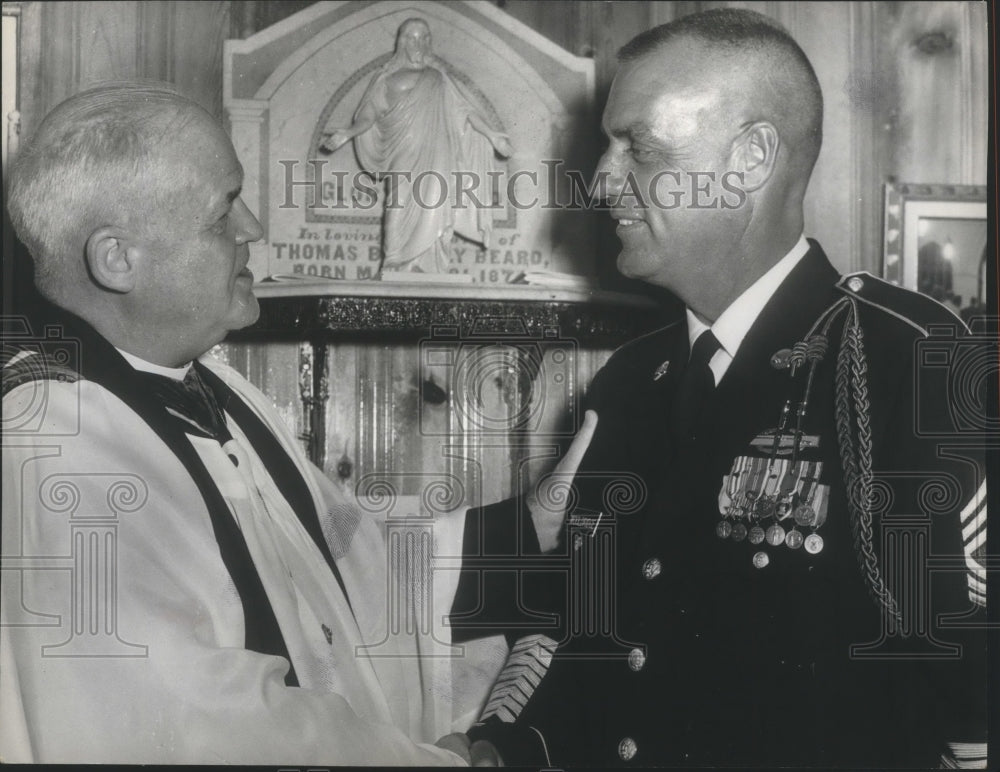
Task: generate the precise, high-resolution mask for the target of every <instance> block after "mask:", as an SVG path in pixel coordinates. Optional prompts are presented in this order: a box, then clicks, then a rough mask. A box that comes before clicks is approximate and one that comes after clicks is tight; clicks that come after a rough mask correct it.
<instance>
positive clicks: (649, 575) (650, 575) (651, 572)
mask: <svg viewBox="0 0 1000 772" xmlns="http://www.w3.org/2000/svg"><path fill="white" fill-rule="evenodd" d="M662 570H663V564H662V563H661V562H660V561H659V560H658V559H657V558H650V559H649V560H647V561H646V562H645V563H643V564H642V575H643V576H644V577H646V579H655V578H656V577H658V576H659V575H660V571H662Z"/></svg>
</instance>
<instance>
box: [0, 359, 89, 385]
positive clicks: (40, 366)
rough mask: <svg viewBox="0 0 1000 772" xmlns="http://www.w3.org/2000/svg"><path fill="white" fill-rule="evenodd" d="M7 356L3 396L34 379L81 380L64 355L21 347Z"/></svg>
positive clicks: (0, 378) (1, 376)
mask: <svg viewBox="0 0 1000 772" xmlns="http://www.w3.org/2000/svg"><path fill="white" fill-rule="evenodd" d="M7 353H8V352H4V354H5V356H4V359H5V360H6V361H4V363H3V370H2V371H0V383H2V389H0V392H2V395H3V396H7V393H8V392H10V391H13V390H14V389H16V388H17V387H18V386H21V385H22V384H25V383H31V382H34V381H58V382H59V383H74V382H76V381H78V380H80V374H79V373H78V372H77V371H76V370H75V369H73V367H72V366H71V364H70V363H69V362H68V361H63V358H62V357H59V358H57V357H54V356H50V355H48V352H45V351H44V350H43V351H32V350H31V349H21V350H20V351H18V352H17V353H14V354H13V355H11V356H7Z"/></svg>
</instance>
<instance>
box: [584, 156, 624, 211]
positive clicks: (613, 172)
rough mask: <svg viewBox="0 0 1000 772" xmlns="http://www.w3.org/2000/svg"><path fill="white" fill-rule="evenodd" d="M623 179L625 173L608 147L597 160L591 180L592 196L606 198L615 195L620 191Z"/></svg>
mask: <svg viewBox="0 0 1000 772" xmlns="http://www.w3.org/2000/svg"><path fill="white" fill-rule="evenodd" d="M624 179H625V174H624V172H623V171H622V168H621V165H620V164H618V163H617V162H616V161H615V157H614V154H613V153H612V151H611V148H608V149H607V150H605V151H604V154H603V155H602V156H601V158H600V160H598V162H597V169H595V170H594V179H593V180H592V181H591V190H593V191H594V198H597V199H606V198H609V197H611V196H617V195H618V194H619V193H621V191H622V187H623V184H624Z"/></svg>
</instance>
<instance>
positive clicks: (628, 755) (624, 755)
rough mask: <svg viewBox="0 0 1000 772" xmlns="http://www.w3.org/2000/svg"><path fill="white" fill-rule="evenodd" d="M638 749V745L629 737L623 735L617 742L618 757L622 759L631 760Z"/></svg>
mask: <svg viewBox="0 0 1000 772" xmlns="http://www.w3.org/2000/svg"><path fill="white" fill-rule="evenodd" d="M638 751H639V746H638V745H636V744H635V740H633V739H632V738H631V737H623V738H622V741H621V742H620V743H618V758H620V759H621V760H622V761H631V760H632V759H633V758H634V757H635V754H636V753H638Z"/></svg>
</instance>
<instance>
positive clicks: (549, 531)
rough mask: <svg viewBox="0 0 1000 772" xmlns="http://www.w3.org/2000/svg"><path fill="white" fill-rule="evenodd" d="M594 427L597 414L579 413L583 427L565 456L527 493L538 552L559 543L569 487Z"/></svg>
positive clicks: (590, 411) (546, 550) (550, 548)
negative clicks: (581, 415) (581, 416)
mask: <svg viewBox="0 0 1000 772" xmlns="http://www.w3.org/2000/svg"><path fill="white" fill-rule="evenodd" d="M596 428H597V413H595V412H594V411H593V410H588V411H587V412H586V413H585V414H584V416H583V426H581V427H580V431H578V432H577V433H576V437H574V438H573V444H572V445H570V446H569V450H567V451H566V455H565V456H563V457H562V459H561V460H560V461H559V463H558V464H556V468H555V469H553V470H552V472H551V473H550V474H547V475H545V477H543V478H542V479H541V481H540V482H539V483H538V485H537V486H535V487H534V489H533V490H532V491H531V492H530V493H529V494H528V509H530V510H531V519H532V521H533V522H534V524H535V533H536V534H537V535H538V544H539V546H540V547H541V548H542V552H548V551H549V550H552V549H555V547H556V545H557V544H558V543H559V534H560V533H562V529H563V523H564V522H565V520H566V504H567V502H568V501H569V494H570V486H571V485H572V484H573V477H574V476H575V475H576V470H577V468H578V467H579V466H580V462H581V461H582V460H583V456H584V454H585V453H586V452H587V448H588V447H590V440H591V439H592V438H593V436H594V430H595V429H596Z"/></svg>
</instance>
